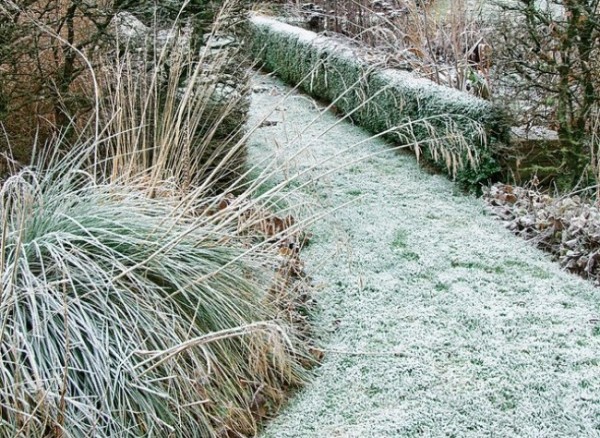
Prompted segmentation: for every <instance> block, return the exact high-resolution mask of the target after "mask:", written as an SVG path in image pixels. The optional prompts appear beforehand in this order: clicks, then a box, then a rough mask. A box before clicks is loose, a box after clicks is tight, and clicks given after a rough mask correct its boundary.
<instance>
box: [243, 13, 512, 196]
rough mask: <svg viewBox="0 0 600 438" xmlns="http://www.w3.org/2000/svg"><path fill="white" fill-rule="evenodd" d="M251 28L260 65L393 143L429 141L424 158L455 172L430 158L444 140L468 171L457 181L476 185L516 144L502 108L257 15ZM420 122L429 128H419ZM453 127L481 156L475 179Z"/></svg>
mask: <svg viewBox="0 0 600 438" xmlns="http://www.w3.org/2000/svg"><path fill="white" fill-rule="evenodd" d="M250 29H251V32H250V49H251V52H252V55H253V56H254V57H255V59H256V60H257V61H258V62H260V63H262V65H263V66H264V67H265V68H267V69H268V70H271V71H274V72H276V73H277V74H278V75H279V76H280V77H281V78H282V79H283V80H284V81H286V82H288V83H290V84H292V85H297V86H299V88H301V89H302V90H303V91H305V92H306V93H308V94H310V95H311V96H313V97H316V98H318V99H324V100H326V101H328V102H333V103H335V106H336V108H337V109H338V110H339V111H340V112H342V113H343V114H347V115H350V116H351V119H352V120H353V121H354V122H355V123H356V124H358V125H359V126H361V127H363V128H366V129H367V130H369V131H370V132H372V133H375V134H382V133H385V137H387V138H388V139H390V140H392V141H394V142H398V141H400V143H403V144H404V143H415V142H425V143H424V145H425V146H426V148H425V151H426V153H425V156H426V157H427V158H429V160H430V161H432V162H434V163H436V164H437V165H441V166H442V167H443V168H446V170H448V173H453V172H452V170H449V169H448V168H447V166H446V162H447V161H448V157H447V154H444V153H442V154H439V153H435V152H433V151H431V147H430V146H431V145H430V144H429V142H430V140H431V138H432V137H437V138H438V141H436V142H434V144H435V145H436V146H437V147H438V148H440V149H442V150H447V151H451V152H457V153H458V159H459V160H462V166H459V167H460V168H461V169H462V171H461V172H460V173H459V174H458V175H452V176H457V178H458V179H459V180H462V181H463V182H466V183H468V184H470V185H476V184H478V183H479V182H480V180H482V179H486V178H487V177H489V176H490V173H492V172H495V171H496V170H498V166H497V165H496V164H495V161H496V160H495V158H494V155H495V151H496V150H497V149H498V146H499V144H500V143H503V142H507V141H508V139H509V125H508V122H507V120H508V119H507V116H506V114H505V113H504V111H503V110H502V109H501V108H499V107H498V106H496V105H493V104H492V103H490V102H488V101H486V100H483V99H479V98H476V97H474V96H471V95H469V94H467V93H464V92H460V91H458V90H455V89H453V88H449V87H444V86H440V85H437V84H435V83H433V82H432V81H429V80H427V79H423V78H417V77H415V76H414V75H413V74H411V73H409V72H406V71H400V70H392V69H385V68H381V67H378V66H376V65H375V66H374V65H370V64H369V63H367V62H366V61H364V60H362V59H361V57H360V55H359V54H358V53H357V52H356V50H354V49H353V48H352V47H349V46H348V45H345V44H343V43H342V42H340V41H337V40H333V39H331V38H327V37H323V36H320V35H317V34H316V33H314V32H311V31H308V30H305V29H301V28H298V27H295V26H291V25H288V24H285V23H282V22H279V21H277V20H274V19H271V18H267V17H263V16H253V17H252V18H251V20H250ZM420 120H427V121H429V123H428V124H427V126H425V125H424V124H423V123H417V124H414V123H415V122H416V121H420ZM407 123H411V126H410V127H408V126H407V125H406V124H407ZM400 127H402V128H400ZM449 127H451V130H452V131H453V132H452V133H455V132H456V131H458V132H459V133H460V134H462V136H463V137H464V139H465V140H466V146H467V149H468V150H469V151H471V153H473V154H475V155H478V156H479V166H478V169H477V170H476V171H475V172H473V170H474V169H473V168H472V166H470V165H468V164H467V160H466V159H465V158H466V154H467V152H466V151H465V150H464V148H463V149H461V150H458V149H457V145H456V144H455V143H454V142H453V141H452V140H448V137H449V136H448V134H449V132H448V130H449ZM428 147H429V149H428ZM428 150H429V153H427V151H428ZM450 167H452V166H450ZM474 174H476V175H474Z"/></svg>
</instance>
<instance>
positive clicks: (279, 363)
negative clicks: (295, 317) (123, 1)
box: [0, 2, 312, 437]
mask: <svg viewBox="0 0 600 438" xmlns="http://www.w3.org/2000/svg"><path fill="white" fill-rule="evenodd" d="M226 3H227V5H233V3H234V2H226ZM227 5H226V6H227ZM226 15H227V9H226V8H225V7H224V9H223V10H222V11H221V12H220V13H219V15H218V16H217V18H216V22H215V24H214V27H213V28H212V30H211V32H210V35H208V37H207V39H206V45H205V48H204V49H202V50H200V54H199V56H198V57H194V56H191V55H190V53H191V52H189V51H187V50H185V48H186V47H188V44H189V41H190V40H189V38H187V35H186V29H188V28H189V27H186V26H185V25H182V26H181V27H180V26H178V24H177V23H176V24H175V25H173V26H172V27H170V28H169V29H163V30H161V32H156V33H157V34H159V33H160V34H161V35H163V36H165V35H166V40H167V43H164V44H162V45H161V44H159V41H156V40H155V41H146V40H144V42H143V45H142V46H135V45H134V44H133V43H128V42H125V41H121V43H123V46H121V47H120V48H119V50H118V51H117V52H115V53H113V54H112V55H111V53H107V54H106V56H103V57H99V58H98V59H100V61H99V62H98V63H91V62H88V63H86V65H87V66H88V67H89V72H88V73H89V77H90V78H91V79H90V87H89V89H90V90H93V96H92V98H91V99H90V100H91V101H93V102H94V105H93V106H94V108H93V111H91V112H90V113H92V116H90V120H89V121H87V122H84V121H81V120H79V121H77V120H75V119H74V120H73V124H72V125H71V126H69V127H68V129H66V130H64V131H63V132H62V136H59V138H57V139H56V140H55V142H54V144H51V145H47V146H44V147H43V148H34V149H33V150H34V152H35V151H37V156H35V155H36V154H35V153H34V159H33V160H32V163H33V165H31V166H26V167H24V168H23V169H22V170H21V171H20V172H18V173H15V174H13V175H12V176H10V177H8V178H7V179H6V181H4V183H3V185H2V188H1V189H0V217H1V219H2V232H1V235H0V276H1V281H2V287H1V290H0V437H14V436H28V437H42V436H43V437H46V436H50V437H67V436H73V437H78V436H82V437H87V436H95V437H104V436H106V437H109V436H110V437H127V436H156V437H166V436H184V437H217V436H238V435H241V436H244V435H247V436H252V435H255V434H256V433H257V429H258V424H259V422H260V420H262V419H264V418H265V417H269V416H271V415H272V414H273V413H274V412H276V411H277V409H278V408H279V407H280V405H281V404H282V403H283V401H284V399H285V394H286V393H287V392H288V391H289V390H290V389H291V388H294V387H297V386H298V385H300V384H301V383H302V382H303V381H304V380H305V377H306V368H305V366H307V365H309V364H311V363H312V360H311V359H310V356H309V355H308V354H307V346H306V345H305V341H306V338H305V336H304V335H303V336H304V337H303V340H300V339H299V338H300V336H299V335H298V330H297V329H296V327H292V326H291V323H289V322H288V321H290V320H291V318H290V315H289V310H288V309H289V308H293V307H294V304H293V303H290V302H289V301H285V302H283V303H282V302H281V301H280V298H281V296H282V295H284V294H286V293H287V294H288V295H290V296H291V298H290V300H294V297H293V292H292V289H291V287H288V282H289V281H290V279H289V278H287V277H285V276H283V275H282V273H281V266H282V263H285V260H283V261H282V256H281V254H279V253H278V249H277V247H276V246H277V242H278V239H279V237H281V236H283V235H284V234H285V233H286V230H284V229H283V228H281V227H279V228H277V229H275V228H276V227H275V228H274V227H271V228H273V230H271V229H269V230H267V231H268V232H266V233H265V232H264V230H261V229H259V228H260V226H261V225H264V224H270V223H271V222H273V223H274V222H276V220H277V219H278V218H277V217H276V216H274V215H273V214H272V213H270V212H268V211H266V210H265V207H264V206H265V205H266V204H269V203H270V200H271V198H273V197H277V196H279V195H280V192H281V190H271V191H269V193H267V194H265V195H262V196H261V197H259V198H255V197H254V195H256V191H257V188H258V187H260V185H261V184H260V181H253V182H249V180H248V178H247V176H246V174H249V173H250V172H252V169H248V170H247V171H246V170H244V168H243V157H244V151H245V144H244V142H245V138H246V135H245V134H244V130H243V124H244V121H245V117H246V111H247V102H246V99H247V90H246V89H245V88H244V87H245V86H246V85H247V82H244V81H242V82H240V83H239V84H238V83H235V81H233V79H232V77H231V75H230V74H229V73H227V72H226V71H228V70H227V68H229V66H230V64H231V60H230V59H229V55H231V53H232V50H234V48H235V47H237V46H236V45H235V44H234V45H233V46H232V49H231V50H223V49H222V48H221V49H219V50H216V49H215V46H214V45H211V39H214V41H221V42H222V40H223V38H225V37H226V36H227V33H226V32H225V30H223V28H222V27H220V25H219V21H220V20H221V18H219V17H224V16H226ZM184 24H185V23H184ZM215 44H216V43H215ZM148 47H150V48H149V49H148V50H150V51H151V53H150V54H148V53H147V52H146V50H147V48H148ZM77 53H78V56H83V53H82V52H77ZM147 61H150V62H147ZM224 71H225V73H224ZM222 74H227V75H229V76H225V78H224V77H223V76H222ZM244 80H245V81H247V77H245V79H244ZM223 84H224V85H223ZM225 85H226V86H225ZM236 111H237V112H236ZM232 114H242V115H240V116H238V117H234V119H236V120H237V123H238V124H237V126H236V127H235V128H228V131H227V132H228V133H229V134H230V135H226V136H222V135H221V134H220V131H222V130H223V123H224V121H228V120H231V119H232V116H231V115H232ZM232 193H235V196H234V195H232ZM284 222H285V221H284ZM288 222H290V223H289V224H288V225H290V226H291V221H287V222H286V223H288ZM286 228H287V225H286ZM296 228H297V225H296ZM293 257H297V255H296V254H294V255H293ZM285 258H286V257H283V259H285ZM287 258H288V259H289V258H292V256H290V257H287ZM304 329H305V328H302V330H304Z"/></svg>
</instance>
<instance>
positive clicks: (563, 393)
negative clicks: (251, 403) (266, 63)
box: [249, 78, 600, 438]
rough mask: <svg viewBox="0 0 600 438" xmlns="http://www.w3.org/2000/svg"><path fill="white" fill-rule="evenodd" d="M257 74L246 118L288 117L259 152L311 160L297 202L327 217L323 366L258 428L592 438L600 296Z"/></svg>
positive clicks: (599, 389)
mask: <svg viewBox="0 0 600 438" xmlns="http://www.w3.org/2000/svg"><path fill="white" fill-rule="evenodd" d="M262 81H263V84H262V85H261V86H262V87H264V88H265V89H266V90H267V91H266V92H264V93H261V94H256V95H255V97H254V102H253V106H252V112H251V113H252V114H253V117H255V119H254V120H259V119H262V117H264V116H265V115H266V114H268V113H269V112H270V111H271V110H273V108H277V110H275V112H274V113H273V114H271V115H270V116H269V120H273V121H277V122H278V123H277V124H270V125H269V126H264V127H263V128H261V129H260V130H258V131H256V132H255V133H254V134H253V135H252V137H251V141H250V149H249V155H250V159H251V161H252V162H254V163H258V162H260V160H261V159H262V158H263V157H264V156H266V155H268V154H271V153H277V154H278V156H279V159H280V160H281V161H285V160H288V161H289V160H290V157H293V160H292V162H291V163H290V166H291V165H292V164H293V163H294V162H295V163H296V166H297V167H296V169H297V170H299V171H302V170H303V169H306V168H307V167H310V166H313V169H312V170H311V171H310V172H308V173H306V174H305V175H303V176H301V177H299V181H300V182H301V183H303V184H304V183H306V184H308V185H307V186H306V187H307V190H303V196H304V197H305V198H306V199H307V201H309V200H312V202H313V203H315V204H316V205H321V206H322V207H321V208H322V209H324V211H329V212H331V213H329V214H325V215H324V216H323V218H322V219H321V220H320V221H318V222H316V223H315V224H314V226H313V228H312V232H313V234H314V237H313V243H312V244H311V245H310V246H309V247H308V248H307V250H306V251H305V253H304V254H305V256H306V260H307V266H308V267H309V269H308V270H309V274H311V275H312V276H313V278H314V280H315V283H316V284H317V288H318V291H319V292H318V295H317V300H318V303H319V309H320V311H319V312H318V313H316V314H315V315H313V318H314V320H315V324H316V326H317V332H318V333H319V335H320V340H321V348H322V349H323V350H324V351H325V360H324V362H323V364H322V366H321V367H320V368H319V370H318V372H317V377H316V378H315V380H314V381H313V382H312V383H311V384H309V385H308V387H307V388H306V389H304V390H303V391H302V392H300V393H299V394H298V396H297V397H296V398H295V399H294V400H293V401H292V403H291V405H290V406H289V407H288V408H287V409H286V410H285V411H284V413H283V414H282V415H281V416H279V417H278V418H277V419H275V420H274V421H273V422H272V423H271V424H270V425H269V427H268V428H267V429H266V431H265V433H264V435H263V436H265V437H277V438H283V437H299V436H302V437H323V436H344V437H404V436H422V435H426V436H449V435H454V436H465V437H480V436H491V435H497V436H506V437H524V436H525V437H536V436H596V435H598V431H599V430H600V423H599V422H598V418H600V395H599V394H600V377H599V376H598V373H597V367H598V363H600V355H599V354H598V352H599V351H600V336H598V333H600V328H599V326H598V317H599V314H598V299H599V297H600V293H599V292H598V290H597V289H595V288H594V287H593V286H592V285H590V284H589V283H587V282H585V281H583V280H581V279H578V278H576V277H574V276H572V275H569V274H567V273H565V272H563V271H561V270H560V269H559V267H558V266H557V265H556V264H554V263H553V262H551V261H550V260H549V258H548V257H547V256H545V255H544V254H543V253H541V252H540V251H538V250H536V249H534V248H532V247H530V246H529V245H528V244H526V243H525V242H522V241H520V240H519V239H517V238H516V237H514V236H512V235H511V234H510V233H509V232H508V231H507V230H504V229H503V228H502V226H501V225H500V224H499V223H498V222H497V221H495V220H494V219H493V218H491V217H488V216H487V215H486V214H485V207H484V205H483V203H482V202H481V201H480V200H477V199H474V198H472V197H466V196H464V195H462V194H460V193H458V191H457V190H456V188H455V187H453V185H452V184H451V183H450V182H448V181H447V180H446V179H445V178H444V177H441V176H439V175H426V174H424V173H423V172H422V171H421V170H419V168H418V166H417V165H416V163H415V161H414V158H412V157H410V156H409V155H406V154H397V153H394V152H390V151H389V147H388V145H386V144H384V142H382V141H379V140H373V139H372V140H368V138H369V136H368V134H365V133H364V132H363V131H362V130H360V129H359V128H357V127H356V126H351V125H349V124H347V123H338V122H337V119H336V118H335V116H334V115H332V114H329V113H323V111H322V109H321V108H319V107H318V106H315V104H314V103H312V102H310V101H308V100H307V99H306V98H304V97H302V96H300V95H295V94H292V95H291V96H290V97H288V98H287V99H286V100H285V101H284V102H282V101H281V97H282V95H285V94H286V93H287V92H288V89H287V88H286V87H285V86H283V85H282V84H281V83H280V82H277V81H274V80H272V79H266V78H263V79H262ZM317 117H318V118H317ZM334 125H335V126H334ZM332 126H333V127H332ZM350 145H358V146H355V147H353V148H351V149H349V150H347V151H346V152H345V153H341V154H340V153H339V152H340V148H341V147H344V146H346V147H348V146H350ZM333 156H335V159H332V160H328V161H327V160H326V159H327V157H333ZM292 169H293V167H291V168H290V170H289V172H290V173H292V174H293V172H292ZM319 175H322V176H321V177H320V178H318V179H317V178H316V177H317V176H319ZM277 178H279V180H283V179H284V176H283V175H279V176H278V177H277ZM275 182H277V179H276V181H275ZM348 203H350V204H348Z"/></svg>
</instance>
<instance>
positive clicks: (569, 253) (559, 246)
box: [484, 183, 600, 284]
mask: <svg viewBox="0 0 600 438" xmlns="http://www.w3.org/2000/svg"><path fill="white" fill-rule="evenodd" d="M484 199H485V201H486V202H487V204H488V206H489V209H490V210H491V211H492V212H493V213H494V214H495V215H497V216H498V217H499V218H500V219H501V220H502V221H503V222H504V225H505V226H506V228H508V229H509V230H511V231H512V232H514V233H515V234H517V235H518V236H521V237H523V238H524V239H526V240H528V241H530V242H532V243H533V244H535V245H536V246H537V247H539V248H542V249H544V250H546V251H548V252H550V253H551V254H552V255H553V256H554V257H555V258H556V259H557V260H558V261H559V262H560V265H561V266H562V267H563V268H565V269H566V270H568V271H569V272H573V273H576V274H579V275H581V276H582V277H584V278H589V279H591V280H593V281H594V282H595V283H596V284H600V208H599V206H598V203H590V202H587V201H585V200H584V199H582V198H581V197H580V196H578V195H572V196H564V197H560V198H554V197H552V196H550V195H548V194H544V193H542V192H540V191H539V190H538V189H537V187H536V185H533V186H532V187H531V188H524V187H518V186H512V185H508V184H500V183H498V184H495V185H493V186H492V187H490V188H489V189H488V190H487V191H486V193H485V194H484Z"/></svg>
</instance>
